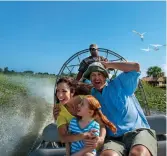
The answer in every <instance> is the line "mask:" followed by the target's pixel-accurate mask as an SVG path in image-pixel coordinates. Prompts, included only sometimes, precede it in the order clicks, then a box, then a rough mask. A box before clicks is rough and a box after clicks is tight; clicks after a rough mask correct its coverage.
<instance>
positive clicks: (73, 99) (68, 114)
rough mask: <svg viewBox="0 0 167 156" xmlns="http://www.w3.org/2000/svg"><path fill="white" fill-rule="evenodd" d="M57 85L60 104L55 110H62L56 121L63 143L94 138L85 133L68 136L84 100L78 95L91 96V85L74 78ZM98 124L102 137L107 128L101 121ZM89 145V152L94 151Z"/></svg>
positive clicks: (61, 80)
mask: <svg viewBox="0 0 167 156" xmlns="http://www.w3.org/2000/svg"><path fill="white" fill-rule="evenodd" d="M56 85H57V88H56V98H57V102H58V104H56V105H55V107H54V110H58V108H59V109H60V110H61V111H60V113H59V115H58V117H57V120H56V124H57V127H58V132H59V135H60V138H61V141H62V142H65V143H68V142H73V141H77V140H84V139H86V138H87V137H89V138H91V137H94V136H93V135H92V133H91V132H85V133H82V134H78V135H70V134H68V124H69V123H70V121H71V119H72V118H74V116H77V109H78V108H77V104H79V103H80V102H81V100H82V96H78V95H88V94H90V88H91V87H90V85H88V84H84V83H81V82H76V81H74V79H73V78H70V77H64V78H60V79H59V80H58V82H57V84H56ZM54 113H55V112H54ZM98 122H100V125H101V128H100V135H101V132H103V133H102V134H103V135H104V134H105V127H104V126H103V124H102V122H101V121H100V120H99V121H98ZM103 137H104V136H103ZM87 144H88V146H89V147H88V149H89V151H90V150H91V149H94V146H92V144H89V142H87ZM66 145H67V144H66ZM66 149H67V154H68V151H69V146H68V145H67V146H66Z"/></svg>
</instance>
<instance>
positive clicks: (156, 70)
mask: <svg viewBox="0 0 167 156" xmlns="http://www.w3.org/2000/svg"><path fill="white" fill-rule="evenodd" d="M0 73H4V74H21V75H43V76H56V74H49V73H48V72H43V73H42V72H37V73H35V72H34V71H31V70H26V71H23V72H16V71H14V70H9V69H8V67H5V68H0ZM146 73H147V76H150V77H154V78H159V77H164V76H165V73H164V72H163V71H162V69H161V68H160V67H158V66H152V67H149V68H148V69H147V72H146ZM63 75H64V76H72V77H75V76H76V73H71V74H65V73H64V74H63Z"/></svg>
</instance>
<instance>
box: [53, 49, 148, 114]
mask: <svg viewBox="0 0 167 156" xmlns="http://www.w3.org/2000/svg"><path fill="white" fill-rule="evenodd" d="M98 51H99V52H103V53H105V54H106V58H108V55H112V56H115V57H117V58H118V59H116V60H109V61H124V62H127V61H126V59H125V58H123V57H122V56H121V55H119V54H117V53H115V52H113V51H112V50H109V49H105V48H98ZM84 53H90V52H89V49H84V50H81V51H79V52H77V53H75V54H74V55H72V56H71V57H70V58H69V59H68V60H67V61H66V62H65V63H64V64H63V66H62V67H61V69H60V71H59V73H58V75H57V77H56V83H57V81H58V79H59V78H60V77H61V76H62V74H63V71H64V70H65V69H66V68H67V69H68V70H69V74H71V73H72V70H73V68H74V67H75V66H79V64H80V63H81V61H82V60H81V59H80V57H79V56H80V55H81V54H84ZM75 58H78V62H79V64H74V65H68V64H69V63H70V62H71V61H72V60H74V59H75ZM69 67H72V69H71V70H70V68H69ZM117 71H118V70H114V74H115V75H116V74H117ZM56 83H55V89H54V103H56V99H55V93H56ZM139 89H140V91H141V94H142V100H143V102H144V111H145V114H146V115H148V116H149V115H150V110H149V107H148V102H147V99H146V94H145V92H144V88H143V86H142V83H141V80H140V81H139Z"/></svg>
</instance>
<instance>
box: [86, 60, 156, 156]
mask: <svg viewBox="0 0 167 156" xmlns="http://www.w3.org/2000/svg"><path fill="white" fill-rule="evenodd" d="M108 68H113V69H118V70H121V71H123V72H122V73H121V74H120V75H118V76H117V77H116V78H115V79H113V80H110V81H109V82H107V81H106V79H107V78H108V72H107V70H106V69H108ZM139 71H140V66H139V64H138V63H132V62H101V63H100V62H94V63H92V64H91V65H90V66H89V67H88V69H87V70H86V71H85V73H84V75H83V77H85V78H87V79H90V81H91V82H92V84H93V86H94V88H93V89H92V95H93V96H94V97H96V98H97V99H98V100H99V102H100V103H101V106H102V108H101V110H102V112H103V113H104V114H105V115H106V116H107V118H108V119H109V120H110V121H111V122H113V123H114V124H115V125H116V127H117V133H116V134H113V133H112V131H110V130H109V129H107V137H106V138H105V139H104V134H101V135H100V137H97V138H96V140H87V144H89V145H90V144H92V145H95V146H96V145H97V144H98V143H99V142H103V141H104V146H103V148H102V151H101V156H123V155H129V156H151V155H152V156H156V155H157V140H156V134H155V131H154V130H152V129H150V126H149V124H148V122H147V120H146V117H145V115H144V113H143V111H142V109H141V107H140V104H139V103H138V101H137V99H136V97H135V95H134V92H135V90H136V88H137V86H138V79H139V76H140V72H139Z"/></svg>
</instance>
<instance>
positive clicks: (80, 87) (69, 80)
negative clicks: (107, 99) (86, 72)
mask: <svg viewBox="0 0 167 156" xmlns="http://www.w3.org/2000/svg"><path fill="white" fill-rule="evenodd" d="M59 83H66V84H67V85H68V87H69V88H70V92H71V93H74V96H77V95H88V94H90V92H91V88H92V87H93V86H92V85H90V84H85V83H83V82H78V81H77V80H75V79H74V78H73V77H62V78H60V79H59V80H58V81H57V83H56V86H57V85H58V84H59ZM56 94H57V89H56V92H55V97H56V103H59V99H58V98H57V96H56Z"/></svg>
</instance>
